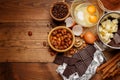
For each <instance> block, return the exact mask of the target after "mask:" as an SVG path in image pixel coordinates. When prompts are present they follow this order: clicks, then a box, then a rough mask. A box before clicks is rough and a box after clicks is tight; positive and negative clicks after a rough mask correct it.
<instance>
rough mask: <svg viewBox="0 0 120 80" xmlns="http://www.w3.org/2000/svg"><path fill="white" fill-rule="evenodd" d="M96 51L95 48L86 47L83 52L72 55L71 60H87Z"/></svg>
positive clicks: (91, 46)
mask: <svg viewBox="0 0 120 80" xmlns="http://www.w3.org/2000/svg"><path fill="white" fill-rule="evenodd" d="M95 51H96V48H95V47H94V46H93V45H88V46H87V47H86V48H84V49H83V50H80V51H78V52H77V53H76V54H74V55H73V58H79V59H81V58H82V59H83V60H85V59H87V58H88V57H90V56H91V57H93V55H94V52H95Z"/></svg>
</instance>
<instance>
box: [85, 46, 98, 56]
mask: <svg viewBox="0 0 120 80" xmlns="http://www.w3.org/2000/svg"><path fill="white" fill-rule="evenodd" d="M87 51H88V55H90V56H91V57H93V55H94V53H95V51H96V48H95V47H94V46H92V45H89V46H87Z"/></svg>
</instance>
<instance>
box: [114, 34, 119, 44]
mask: <svg viewBox="0 0 120 80" xmlns="http://www.w3.org/2000/svg"><path fill="white" fill-rule="evenodd" d="M113 40H114V41H115V43H116V44H119V43H120V35H119V34H117V33H115V35H114V37H113Z"/></svg>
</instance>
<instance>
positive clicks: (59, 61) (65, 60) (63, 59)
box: [54, 55, 80, 65]
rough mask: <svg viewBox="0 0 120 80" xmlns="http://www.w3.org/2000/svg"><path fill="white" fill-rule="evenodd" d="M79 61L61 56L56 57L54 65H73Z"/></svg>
mask: <svg viewBox="0 0 120 80" xmlns="http://www.w3.org/2000/svg"><path fill="white" fill-rule="evenodd" d="M79 61H80V59H77V58H70V57H66V56H61V55H57V56H56V58H55V60H54V63H56V64H59V65H62V64H63V63H66V64H68V65H74V64H75V63H76V62H79Z"/></svg>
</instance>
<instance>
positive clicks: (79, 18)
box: [74, 3, 99, 27]
mask: <svg viewBox="0 0 120 80" xmlns="http://www.w3.org/2000/svg"><path fill="white" fill-rule="evenodd" d="M74 17H75V20H76V22H77V23H78V24H80V25H82V26H84V27H92V26H93V25H95V24H96V23H97V21H98V19H99V12H98V9H97V8H96V7H95V6H94V5H92V4H90V3H83V4H80V5H77V6H76V7H75V10H74Z"/></svg>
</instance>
